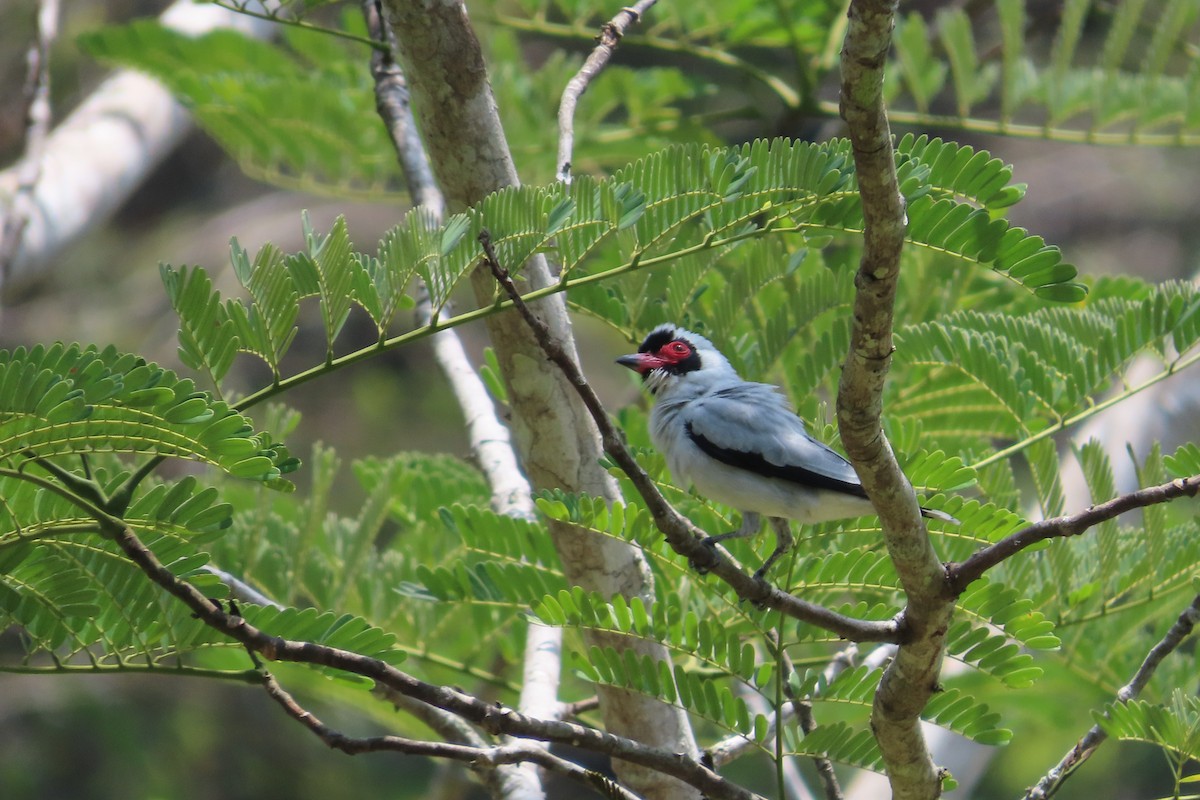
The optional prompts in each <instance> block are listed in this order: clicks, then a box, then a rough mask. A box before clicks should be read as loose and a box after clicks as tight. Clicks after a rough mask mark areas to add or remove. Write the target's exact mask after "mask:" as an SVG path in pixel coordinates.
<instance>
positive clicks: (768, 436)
mask: <svg viewBox="0 0 1200 800" xmlns="http://www.w3.org/2000/svg"><path fill="white" fill-rule="evenodd" d="M617 363H618V364H621V365H623V366H626V367H629V368H630V369H632V370H633V371H635V372H637V373H639V374H640V375H641V376H642V381H643V382H644V383H645V385H646V388H648V389H649V390H650V393H651V394H653V395H654V408H653V410H652V411H651V412H650V438H651V439H652V440H653V441H654V446H655V447H657V448H658V449H659V450H660V451H661V452H662V453H663V455H665V456H666V458H667V466H669V467H670V469H671V475H672V476H674V478H675V480H676V481H677V482H678V483H680V484H681V485H683V486H687V485H688V484H689V483H690V484H692V485H694V486H695V487H696V489H697V491H699V492H700V494H702V495H704V496H705V497H708V498H710V499H712V500H716V501H718V502H721V503H724V504H726V505H729V506H732V507H733V508H736V509H738V510H739V511H740V512H741V514H742V525H741V527H740V528H738V529H737V530H736V531H733V532H731V533H725V534H721V535H719V536H710V537H709V538H708V539H706V540H705V541H706V543H708V544H714V543H716V542H719V541H721V540H722V539H728V538H732V537H743V536H753V535H754V534H756V533H757V532H758V529H759V524H760V520H759V516H760V515H765V516H766V517H768V518H769V519H770V522H771V526H772V528H774V530H775V535H776V547H775V551H774V552H772V553H771V555H770V556H769V557H768V558H767V560H766V561H765V562H764V563H763V565H762V567H760V568H759V570H758V571H757V572H756V573H755V577H756V578H761V577H762V576H763V575H765V574H766V572H767V570H769V569H770V568H771V565H772V564H774V563H775V561H776V560H777V559H778V558H779V557H780V556H781V555H783V554H784V553H786V552H787V551H788V549H789V548H790V547H791V546H792V534H791V530H790V529H789V523H788V520H793V519H794V520H796V521H798V522H801V523H809V524H812V523H817V522H825V521H827V520H832V519H845V518H848V517H861V516H865V515H867V514H873V513H875V510H874V508H873V507H872V506H871V502H870V501H869V500H868V499H867V493H866V491H865V490H864V489H863V487H862V482H861V481H860V480H859V479H858V475H857V474H856V473H855V472H854V467H852V466H851V465H850V462H849V461H847V460H846V459H844V458H842V457H841V456H840V455H838V454H837V453H835V452H834V451H833V450H830V449H829V448H828V447H826V446H825V445H823V444H821V443H820V442H818V441H817V440H816V439H813V438H812V437H811V436H809V435H808V431H807V430H805V428H804V422H803V421H802V420H801V419H800V418H799V417H797V416H796V415H795V414H794V413H793V412H792V411H791V409H789V408H788V407H787V404H786V400H785V399H784V397H783V395H781V394H780V393H779V392H778V391H777V389H776V387H774V386H771V385H769V384H765V383H751V382H749V381H744V380H742V379H741V378H739V377H738V374H737V372H735V371H734V369H733V367H732V366H731V365H730V364H729V361H728V360H727V359H726V358H725V356H723V355H721V353H720V352H719V351H718V350H717V349H716V348H715V347H713V345H712V343H711V342H710V341H708V340H707V339H705V338H704V337H703V336H698V335H696V334H694V333H691V332H690V331H686V330H684V329H682V328H679V327H676V326H675V325H671V324H667V325H659V326H658V327H657V328H655V329H654V330H653V331H651V332H650V334H649V335H648V336H647V337H646V339H645V341H643V342H642V346H641V347H639V348H638V352H637V353H636V354H633V355H628V356H621V357H620V358H618V359H617ZM921 513H922V514H923V515H925V516H927V517H934V518H937V519H945V520H950V521H952V520H953V518H952V517H950V516H949V515H947V514H943V513H942V512H940V511H932V510H930V509H925V508H922V509H921Z"/></svg>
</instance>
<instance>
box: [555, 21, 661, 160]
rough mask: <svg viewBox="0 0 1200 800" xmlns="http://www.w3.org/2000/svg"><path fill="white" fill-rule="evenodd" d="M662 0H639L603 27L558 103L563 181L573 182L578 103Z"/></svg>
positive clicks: (559, 150) (559, 155)
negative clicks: (630, 33)
mask: <svg viewBox="0 0 1200 800" xmlns="http://www.w3.org/2000/svg"><path fill="white" fill-rule="evenodd" d="M656 2H658V0H638V2H636V3H634V4H633V5H632V6H627V7H625V8H622V9H621V10H620V11H619V12H617V15H616V16H615V17H613V18H612V19H610V20H609V21H608V22H606V23H604V25H602V26H601V28H600V35H599V36H598V37H597V41H598V42H599V43H598V44H597V45H596V47H595V49H594V50H592V52H591V55H589V56H588V57H587V60H586V61H584V62H583V66H582V67H580V68H579V72H577V73H575V76H574V77H573V78H571V80H569V81H567V86H566V88H565V89H563V94H562V100H561V102H560V103H559V106H558V170H557V174H558V179H559V180H560V181H562V182H563V183H570V182H571V159H572V157H573V156H572V151H573V150H574V148H575V106H576V105H577V104H578V103H579V98H580V97H582V96H583V93H584V92H585V91H587V88H588V86H589V85H590V84H591V82H592V81H593V80H595V79H596V76H597V75H599V74H600V71H601V70H602V69H604V67H605V66H607V65H608V61H609V59H610V58H612V54H613V52H615V51H616V49H617V44H618V43H620V41H621V37H622V36H624V35H625V30H626V29H627V28H628V27H629V26H630V25H632V24H633V23H635V22H637V21H638V20H639V19H641V18H642V15H643V14H645V13H646V12H647V11H649V10H650V8H651V7H652V6H653V5H654V4H655V3H656Z"/></svg>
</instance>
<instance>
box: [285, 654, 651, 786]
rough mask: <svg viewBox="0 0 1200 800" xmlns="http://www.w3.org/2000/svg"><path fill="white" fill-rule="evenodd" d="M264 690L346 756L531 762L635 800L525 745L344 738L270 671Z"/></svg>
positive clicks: (478, 764) (480, 765)
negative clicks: (397, 755) (395, 755)
mask: <svg viewBox="0 0 1200 800" xmlns="http://www.w3.org/2000/svg"><path fill="white" fill-rule="evenodd" d="M262 681H263V687H264V688H265V689H266V690H267V694H268V695H270V697H271V699H272V700H274V701H275V702H276V703H278V704H279V706H280V707H281V708H283V710H284V711H285V712H287V714H288V716H290V717H291V718H292V719H295V720H296V721H298V722H299V723H300V724H302V725H303V726H304V727H306V728H308V729H309V730H310V731H312V732H313V733H314V734H315V735H316V736H317V737H318V738H319V739H320V740H321V741H323V742H324V743H325V744H326V745H328V746H329V747H331V748H333V749H336V750H341V751H342V752H343V753H346V754H348V755H352V756H354V755H360V754H362V753H378V752H384V751H392V752H397V753H405V754H407V755H421V756H433V757H435V758H446V759H451V760H454V761H461V762H463V763H465V764H467V765H468V766H470V767H471V768H473V769H477V770H487V771H492V770H494V769H495V768H496V767H499V766H504V765H509V764H520V763H523V762H533V763H536V764H537V765H538V766H541V767H544V768H546V769H549V770H551V771H553V772H559V773H562V774H563V775H567V776H569V777H571V778H573V779H575V780H577V781H580V782H581V783H585V784H587V785H589V786H592V787H593V788H595V789H597V790H599V791H601V792H603V793H604V795H605V796H606V797H620V798H625V800H637V796H636V795H635V794H633V793H632V792H630V791H629V790H628V789H626V788H624V787H622V786H619V785H618V784H616V783H614V782H613V781H611V780H609V779H608V778H607V777H605V776H604V775H602V774H600V773H598V772H594V771H592V770H588V769H584V768H583V767H581V766H579V765H578V764H573V763H571V762H570V761H567V760H566V759H563V758H559V757H558V756H555V755H552V754H551V753H550V752H548V751H547V750H545V749H544V748H541V747H537V746H534V745H533V744H532V743H528V742H524V743H519V744H509V745H505V746H503V747H478V746H472V745H462V744H451V743H447V742H426V741H421V740H419V739H408V738H405V737H402V736H390V735H389V736H369V737H361V738H360V737H354V736H347V735H346V734H344V733H342V732H341V731H338V730H335V729H333V728H331V727H329V726H328V725H326V724H325V723H323V722H321V720H319V719H318V718H317V717H316V716H315V715H313V714H312V712H310V711H308V710H307V709H305V708H303V707H302V706H301V705H300V704H299V703H297V702H296V699H295V698H294V697H292V696H291V695H290V694H289V693H288V692H287V691H286V690H285V689H284V688H283V687H282V686H280V685H279V682H278V681H277V680H275V678H274V676H272V675H271V674H270V673H269V672H265V671H264V672H263V673H262Z"/></svg>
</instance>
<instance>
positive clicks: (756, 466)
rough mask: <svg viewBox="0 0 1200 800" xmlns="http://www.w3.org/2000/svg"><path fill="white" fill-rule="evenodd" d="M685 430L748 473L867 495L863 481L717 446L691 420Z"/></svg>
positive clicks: (703, 446) (707, 450)
mask: <svg viewBox="0 0 1200 800" xmlns="http://www.w3.org/2000/svg"><path fill="white" fill-rule="evenodd" d="M684 430H686V431H687V435H688V438H689V439H691V440H692V442H693V443H695V445H696V446H697V447H699V448H700V449H701V450H702V451H703V452H704V453H706V454H707V455H709V456H712V457H713V458H715V459H716V460H717V461H720V462H721V463H723V464H728V465H729V466H731V467H737V468H738V469H744V470H746V471H747V472H753V473H754V474H756V475H762V476H763V477H765V478H779V479H780V480H785V481H790V482H792V483H795V484H798V485H800V486H805V487H807V488H810V489H827V490H829V491H831V492H841V493H842V494H848V495H852V496H854V497H862V498H864V499H865V498H866V496H867V492H866V490H865V489H863V487H862V484H860V483H850V482H848V481H841V480H838V479H837V478H831V477H829V476H828V475H822V474H821V473H819V472H813V471H812V470H809V469H805V468H804V467H797V466H794V465H790V464H789V465H782V466H781V465H779V464H772V463H771V462H770V461H767V460H766V459H765V458H763V457H762V455H761V454H759V453H748V452H746V451H744V450H733V449H731V448H728V447H721V446H719V445H716V444H714V443H713V442H711V441H710V440H709V439H707V438H705V436H704V435H703V434H700V433H696V432H695V431H694V430H693V429H692V423H691V422H690V421H689V422H686V423H684Z"/></svg>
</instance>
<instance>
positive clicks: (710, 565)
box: [479, 230, 903, 642]
mask: <svg viewBox="0 0 1200 800" xmlns="http://www.w3.org/2000/svg"><path fill="white" fill-rule="evenodd" d="M479 239H480V243H481V244H482V246H483V251H484V253H485V255H486V257H485V259H484V260H485V262H486V263H487V266H488V267H489V268H490V269H491V271H492V274H493V275H494V276H495V278H496V281H497V282H498V283H499V284H500V285H501V287H503V289H504V291H505V292H506V293H507V294H508V296H509V297H510V298H511V299H512V302H513V307H514V308H515V309H516V310H517V311H518V312H519V313H520V314H521V316H522V317H523V318H524V319H525V322H526V323H527V324H528V325H529V328H530V330H532V331H533V334H534V337H535V338H536V339H537V342H538V344H539V345H540V346H541V348H542V352H543V353H545V355H546V357H547V358H549V359H550V360H551V361H553V362H554V364H555V365H556V366H557V367H558V368H559V369H560V370H561V371H562V373H563V375H565V376H566V378H567V381H568V382H569V383H570V384H571V386H572V387H574V389H575V391H576V392H577V393H578V394H579V397H580V399H581V400H582V401H583V404H584V406H585V407H586V408H587V410H588V412H589V413H590V414H591V416H592V420H593V421H594V422H595V423H596V427H597V428H598V429H599V430H600V440H601V443H602V444H603V446H604V452H605V453H607V454H608V456H609V457H610V458H612V459H613V461H615V462H616V464H617V466H619V467H620V468H621V469H622V470H623V471H624V472H625V474H626V475H627V476H628V477H629V480H630V481H631V482H632V483H633V485H634V488H636V489H637V491H638V494H640V495H641V497H642V500H643V501H644V502H645V503H646V508H647V509H648V510H649V511H650V515H651V516H652V517H653V518H654V524H655V525H656V526H657V527H658V529H659V530H660V531H661V532H662V534H663V536H665V537H666V539H667V542H668V544H670V545H671V548H672V549H673V550H674V551H675V552H676V553H678V554H679V555H681V556H684V557H685V558H687V559H688V561H689V563H691V564H692V565H693V566H695V567H696V568H697V569H701V570H704V571H706V572H709V571H711V572H712V573H713V574H715V575H716V576H717V577H719V578H720V579H721V580H723V581H725V582H726V583H728V584H729V585H730V586H731V587H732V588H733V589H734V591H736V592H737V594H738V597H740V598H742V599H743V600H749V601H750V602H752V603H754V604H755V605H759V606H763V607H766V608H772V609H775V610H777V611H782V612H783V613H784V614H786V615H787V616H789V617H793V618H795V619H798V620H801V621H803V622H808V623H810V624H812V625H816V626H818V627H820V628H823V629H824V630H827V631H830V632H832V633H835V634H837V635H838V636H841V637H843V638H846V639H851V640H854V641H860V642H895V641H899V640H900V638H901V636H902V633H903V632H902V631H901V629H900V627H899V626H898V625H897V623H896V622H894V621H892V622H870V621H865V620H859V619H854V618H853V617H847V616H844V615H842V614H838V613H837V612H835V611H831V610H830V609H828V608H825V607H824V606H820V605H817V604H816V603H810V602H808V601H806V600H801V599H800V598H798V597H795V596H794V595H790V594H788V593H787V592H784V591H781V590H779V589H777V588H775V587H774V586H771V585H769V584H767V583H766V582H765V581H759V580H755V579H754V577H752V576H751V575H750V574H749V573H748V572H746V571H745V570H743V569H742V568H741V566H740V565H739V564H737V563H736V562H735V561H734V560H733V559H732V558H731V557H730V556H729V555H728V554H727V553H726V552H725V551H724V550H723V549H719V548H714V547H711V546H708V545H706V544H704V540H705V539H706V538H707V535H706V534H705V533H704V532H703V531H701V530H699V529H698V528H697V527H696V526H695V525H693V524H692V521H691V520H689V519H687V518H686V517H684V516H683V515H682V514H680V513H679V512H678V511H676V510H675V509H674V508H672V507H671V504H670V503H668V502H667V500H666V498H664V497H663V496H662V493H661V492H659V491H658V487H657V486H655V485H654V481H652V480H651V479H650V476H649V475H647V474H646V471H645V470H643V469H642V467H641V465H640V464H638V463H637V460H636V459H635V458H634V457H633V454H632V453H630V452H629V448H627V447H626V446H625V442H624V440H623V439H622V437H621V434H620V432H619V431H618V430H617V428H616V426H615V425H614V424H613V422H612V420H611V419H610V418H609V416H608V413H607V412H606V411H605V410H604V405H603V404H602V403H601V402H600V398H599V396H597V395H596V393H595V391H594V390H593V389H592V387H591V384H589V383H588V381H587V378H586V377H585V376H584V374H583V371H582V370H580V368H579V365H578V364H577V363H576V362H575V360H574V359H572V358H570V357H569V356H568V355H567V354H566V353H565V352H564V351H563V349H562V348H561V347H560V346H559V345H558V343H557V342H556V341H555V340H554V338H553V337H552V336H551V334H550V332H549V331H548V330H547V329H546V327H545V325H544V324H542V322H541V321H540V320H539V319H538V318H537V317H536V316H534V314H533V312H532V311H531V310H530V308H529V306H528V305H526V303H525V301H524V299H523V298H522V297H521V295H520V292H518V291H517V287H516V285H515V284H514V283H513V281H512V278H511V277H510V276H509V274H508V271H507V270H506V269H505V268H504V267H503V266H501V265H500V263H499V262H498V261H497V260H496V254H495V250H494V249H493V248H492V245H491V237H490V235H489V234H488V232H487V231H486V230H485V231H483V232H482V233H481V234H480V237H479Z"/></svg>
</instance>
